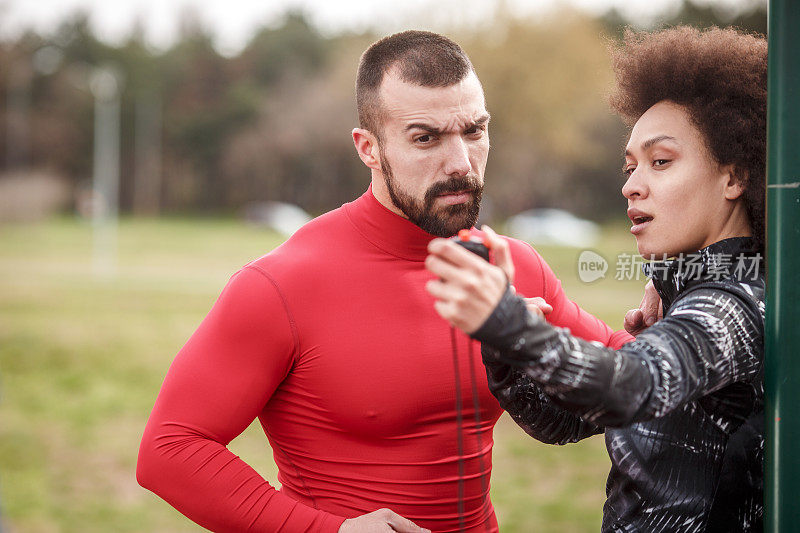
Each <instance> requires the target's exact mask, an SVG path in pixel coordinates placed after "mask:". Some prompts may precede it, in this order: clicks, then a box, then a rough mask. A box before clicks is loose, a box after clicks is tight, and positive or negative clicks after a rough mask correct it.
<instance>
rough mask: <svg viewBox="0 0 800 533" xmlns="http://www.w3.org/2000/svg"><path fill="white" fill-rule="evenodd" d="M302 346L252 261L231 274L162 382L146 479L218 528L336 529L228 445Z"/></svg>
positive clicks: (146, 448)
mask: <svg viewBox="0 0 800 533" xmlns="http://www.w3.org/2000/svg"><path fill="white" fill-rule="evenodd" d="M296 344H297V341H296V332H295V331H294V328H293V324H292V321H291V317H290V315H289V314H288V311H287V309H286V307H285V305H284V302H283V300H282V297H281V295H280V292H279V290H278V288H277V286H276V285H275V284H274V283H273V282H272V280H270V279H269V278H268V277H267V276H266V274H264V273H262V272H261V271H257V270H255V269H252V268H247V267H246V268H244V269H243V270H241V271H239V272H238V273H237V274H236V275H234V276H233V278H231V281H230V282H229V283H228V285H227V287H226V288H225V290H224V291H223V292H222V294H221V295H220V297H219V299H218V300H217V302H216V303H215V304H214V307H213V308H212V309H211V311H210V312H209V314H208V316H207V317H206V318H205V320H204V321H203V322H202V324H201V325H200V327H199V328H198V329H197V331H196V332H195V333H194V335H193V336H192V337H191V338H190V339H189V341H188V342H187V343H186V345H185V346H184V347H183V349H182V350H181V351H180V352H179V353H178V355H177V357H176V358H175V361H174V362H173V363H172V366H171V368H170V370H169V372H168V374H167V377H166V379H165V380H164V384H163V385H162V387H161V392H160V393H159V395H158V399H157V400H156V404H155V407H154V408H153V412H152V413H151V415H150V419H149V421H148V423H147V426H146V428H145V431H144V436H143V437H142V443H141V447H140V449H139V461H138V465H137V470H136V476H137V479H138V481H139V483H140V484H141V485H142V486H143V487H145V488H148V489H150V490H152V491H153V492H155V493H156V494H157V495H159V496H160V497H162V498H163V499H164V500H166V501H167V502H169V503H170V504H171V505H172V506H174V507H175V508H176V509H178V510H179V511H180V512H181V513H183V514H184V515H186V516H187V517H189V518H191V519H192V520H194V521H195V522H197V523H198V524H200V525H202V526H204V527H206V528H209V529H211V530H213V531H286V532H298V533H299V532H305V531H330V532H336V531H338V529H339V526H340V525H341V524H342V522H343V521H344V518H343V517H339V516H335V515H332V514H330V513H327V512H324V511H319V510H316V509H313V508H311V507H308V506H306V505H304V504H301V503H299V502H297V501H295V500H293V499H291V498H289V497H287V496H285V495H283V494H282V493H281V492H279V491H277V490H275V488H274V487H272V486H271V485H270V484H269V483H267V481H265V480H264V479H263V478H262V477H261V476H260V475H259V474H258V473H257V472H256V471H255V470H253V469H252V468H251V467H250V466H249V465H247V463H245V462H244V461H242V460H241V459H239V458H238V457H237V456H236V455H234V454H233V453H231V452H230V451H229V450H228V449H227V448H226V445H227V444H228V443H229V442H230V441H231V440H232V439H233V438H235V437H236V436H237V435H239V434H240V433H241V432H242V431H244V429H245V428H247V426H248V425H249V424H250V423H251V422H252V421H253V419H254V418H256V417H257V416H258V414H259V413H260V412H261V410H262V409H263V407H264V405H265V404H266V403H267V401H268V400H269V399H270V397H271V396H272V394H273V392H274V391H275V389H276V387H278V385H279V384H280V383H281V381H282V380H283V379H284V377H285V376H286V375H287V373H288V372H289V370H290V369H291V367H292V364H293V362H294V357H295V355H296V351H297V346H296Z"/></svg>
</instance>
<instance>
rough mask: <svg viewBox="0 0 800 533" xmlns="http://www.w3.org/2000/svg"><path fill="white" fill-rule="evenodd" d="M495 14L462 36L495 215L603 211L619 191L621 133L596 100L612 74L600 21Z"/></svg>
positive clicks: (566, 14) (566, 15) (562, 14)
mask: <svg viewBox="0 0 800 533" xmlns="http://www.w3.org/2000/svg"><path fill="white" fill-rule="evenodd" d="M498 20H499V21H498V23H497V24H496V25H494V26H487V27H486V28H485V29H484V30H483V32H482V35H478V36H477V37H476V38H473V39H469V37H467V38H465V39H464V40H463V42H464V43H465V44H466V48H467V52H468V53H469V54H470V57H471V58H472V60H473V63H474V64H475V68H476V70H477V72H478V75H479V76H480V78H481V80H482V81H483V84H484V89H485V91H486V95H487V99H488V102H487V105H488V106H489V111H490V112H491V113H492V122H491V126H490V138H491V143H492V150H491V152H490V156H489V166H488V169H487V180H488V181H487V189H486V193H487V195H489V196H490V197H491V198H492V199H493V200H494V201H493V204H492V205H493V209H494V213H493V216H494V217H497V218H500V219H503V218H505V217H506V216H508V215H511V214H514V213H516V212H519V211H522V210H524V209H528V208H531V207H540V206H555V207H561V208H566V209H569V210H572V211H575V212H578V213H581V214H585V215H589V216H593V217H598V216H602V214H603V213H605V212H607V211H608V209H609V204H610V203H611V202H613V201H616V200H618V198H619V185H618V176H619V174H620V173H619V165H618V162H617V161H616V159H617V158H618V154H619V151H620V149H619V146H620V143H621V140H622V136H623V129H622V126H621V124H620V123H619V121H618V120H616V119H615V118H614V117H612V116H610V114H609V112H608V109H607V104H606V103H605V99H604V95H605V93H606V92H607V90H608V88H609V87H610V83H611V81H612V74H611V71H610V67H609V58H608V53H607V50H606V43H605V41H604V38H603V37H602V26H601V25H600V24H599V23H597V22H596V21H594V20H592V19H591V18H589V17H588V16H586V15H583V14H580V13H578V12H573V11H559V12H555V13H551V14H549V15H547V16H546V17H545V18H541V17H540V18H538V19H537V20H533V19H531V20H516V19H512V18H508V17H501V18H500V19H498ZM587 174H588V175H591V178H592V179H591V180H589V179H587V178H588V177H589V176H588V175H587Z"/></svg>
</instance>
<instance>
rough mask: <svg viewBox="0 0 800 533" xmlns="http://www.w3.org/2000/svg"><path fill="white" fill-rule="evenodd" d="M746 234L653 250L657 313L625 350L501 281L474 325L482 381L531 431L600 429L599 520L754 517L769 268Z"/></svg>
mask: <svg viewBox="0 0 800 533" xmlns="http://www.w3.org/2000/svg"><path fill="white" fill-rule="evenodd" d="M751 246H752V242H751V240H750V239H747V238H732V239H725V240H723V241H719V242H717V243H714V244H712V245H711V246H708V247H707V248H704V249H702V250H700V251H699V252H698V253H697V254H689V255H687V256H685V257H680V258H678V259H674V260H670V261H666V262H660V263H650V264H648V266H649V267H650V268H649V275H651V277H652V278H653V281H654V284H655V287H656V290H657V291H658V293H659V294H660V296H661V299H662V302H663V307H664V318H663V319H662V320H661V321H659V322H658V323H656V324H655V325H653V326H651V327H650V328H648V329H646V330H645V331H644V332H642V333H640V334H639V335H638V336H637V338H636V340H635V341H632V342H630V343H628V344H626V345H625V346H623V347H622V348H620V349H619V350H616V351H614V350H611V349H610V348H607V347H605V346H603V345H601V344H599V343H594V342H588V341H585V340H583V339H579V338H576V337H573V336H572V335H570V333H569V331H568V330H564V329H561V328H556V327H553V326H550V325H549V324H548V323H547V322H545V321H543V320H541V319H539V318H538V317H535V316H533V315H531V314H530V313H528V312H527V309H526V307H525V303H524V301H523V300H522V299H520V298H519V297H517V296H515V295H514V294H513V293H512V292H511V291H508V292H507V293H506V294H505V295H504V296H503V298H502V299H501V301H500V303H499V304H498V306H497V308H495V310H494V311H493V313H492V315H491V316H490V317H489V318H488V319H487V321H486V322H485V323H484V324H483V325H482V326H481V328H480V329H479V330H478V331H477V332H475V333H474V334H473V337H474V338H476V339H478V340H480V341H481V342H482V343H483V348H482V353H483V359H484V363H485V365H486V369H487V375H488V380H489V388H490V389H491V391H492V393H493V394H494V395H495V396H496V397H497V399H498V400H499V401H500V405H501V406H502V407H503V408H504V409H505V410H506V411H508V412H509V413H510V414H511V416H512V417H513V418H514V420H515V421H516V422H517V424H519V425H520V426H521V427H522V428H523V429H524V430H525V431H526V432H527V433H529V434H530V435H531V436H533V437H534V438H536V439H538V440H540V441H542V442H546V443H552V444H565V443H568V442H576V441H578V440H580V439H583V438H585V437H588V436H590V435H594V434H597V433H602V432H605V438H606V446H607V448H608V452H609V455H610V456H611V472H610V473H609V476H608V482H607V485H606V494H607V496H608V499H607V501H606V504H605V506H604V508H603V531H608V532H610V531H613V532H617V531H626V532H628V531H641V532H667V531H669V532H673V531H675V532H700V531H725V532H735V531H761V530H762V528H763V526H762V520H763V501H762V498H763V459H764V437H763V435H764V422H763V398H764V392H763V384H762V383H763V360H764V357H763V354H764V339H763V333H764V278H763V274H762V272H761V270H762V269H761V268H760V267H761V261H760V255H757V254H753V253H752V252H751V249H750V247H751Z"/></svg>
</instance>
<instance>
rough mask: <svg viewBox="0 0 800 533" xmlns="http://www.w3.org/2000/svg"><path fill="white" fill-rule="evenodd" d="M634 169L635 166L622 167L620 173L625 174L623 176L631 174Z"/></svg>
mask: <svg viewBox="0 0 800 533" xmlns="http://www.w3.org/2000/svg"><path fill="white" fill-rule="evenodd" d="M634 170H636V167H626V168H623V169H622V173H623V174H624V175H625V177H628V176H630V175H631V174H633V171H634Z"/></svg>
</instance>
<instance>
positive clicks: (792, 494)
mask: <svg viewBox="0 0 800 533" xmlns="http://www.w3.org/2000/svg"><path fill="white" fill-rule="evenodd" d="M768 19H769V21H768V26H769V73H768V80H769V81H768V88H769V100H768V105H767V108H768V120H767V130H768V131H767V257H768V262H769V268H768V271H767V324H766V339H765V341H766V374H765V381H764V384H765V386H766V395H767V396H766V422H767V450H766V451H767V458H766V459H767V462H766V487H765V489H766V490H765V501H766V510H765V511H766V514H765V520H764V525H765V530H766V531H768V532H773V533H779V532H784V533H785V532H788V531H800V417H798V415H799V414H800V323H799V322H800V311H799V310H798V305H800V31H798V28H800V2H798V1H797V0H770V4H769V12H768Z"/></svg>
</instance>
